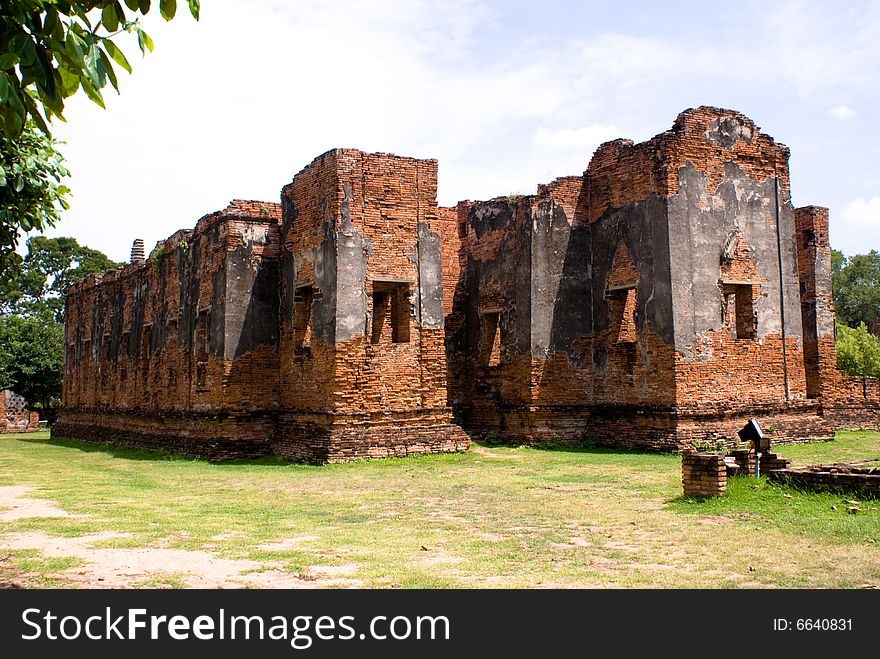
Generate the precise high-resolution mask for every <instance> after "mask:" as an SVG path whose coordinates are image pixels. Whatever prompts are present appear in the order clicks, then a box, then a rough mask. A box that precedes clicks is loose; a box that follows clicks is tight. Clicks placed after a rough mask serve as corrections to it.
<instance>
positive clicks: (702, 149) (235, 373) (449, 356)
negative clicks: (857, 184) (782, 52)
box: [58, 107, 880, 461]
mask: <svg viewBox="0 0 880 659" xmlns="http://www.w3.org/2000/svg"><path fill="white" fill-rule="evenodd" d="M788 155H789V154H788V149H787V147H785V146H784V145H781V144H777V143H776V142H774V141H773V139H772V138H770V137H769V136H766V135H764V134H762V133H761V131H760V130H759V128H758V127H757V126H755V124H754V123H753V122H752V121H751V120H749V119H747V118H746V117H744V116H743V115H741V114H739V113H736V112H733V111H730V110H721V109H718V108H708V107H702V108H697V109H692V110H687V111H685V112H683V113H681V114H680V115H679V116H678V118H677V119H676V121H675V123H674V125H673V126H672V128H671V129H670V130H669V131H666V132H665V133H662V134H661V135H658V136H656V137H654V138H652V139H651V140H648V141H647V142H644V143H642V144H633V143H632V142H630V141H628V140H615V141H613V142H609V143H607V144H604V145H602V146H601V147H600V148H599V149H598V150H597V151H596V153H595V154H594V156H593V158H592V160H591V161H590V164H589V166H588V168H587V170H586V172H585V173H584V175H583V176H568V177H563V178H559V179H556V180H554V181H553V182H551V183H549V184H546V185H539V186H538V189H537V193H536V194H535V195H529V196H522V197H521V196H511V197H507V198H496V199H492V200H489V201H482V202H472V201H464V202H461V203H459V204H458V205H457V206H456V207H455V208H454V209H453V208H438V206H437V202H436V191H437V162H436V161H434V160H418V159H413V158H403V157H398V156H393V155H390V154H381V153H379V154H368V153H364V152H361V151H357V150H353V149H335V150H333V151H329V152H327V153H325V154H323V155H321V156H319V157H318V158H316V159H315V160H314V161H313V162H312V163H311V164H310V165H309V166H308V167H306V168H305V169H304V170H303V171H301V172H299V173H298V174H297V175H296V176H295V177H294V178H293V181H292V182H291V183H290V184H289V185H287V186H285V187H284V189H283V190H282V192H281V205H280V206H278V205H275V204H268V203H261V202H243V201H236V202H233V203H232V204H231V205H230V206H229V208H227V209H226V210H224V211H220V212H218V213H214V214H212V215H209V216H206V217H205V218H202V220H200V221H199V223H198V224H197V225H196V228H195V229H194V230H193V231H180V232H178V233H176V234H175V235H174V236H171V237H170V238H168V239H167V240H165V241H163V242H162V243H161V245H160V247H159V248H158V249H157V250H156V251H154V253H153V256H152V257H151V258H150V259H148V260H147V261H146V262H145V263H142V264H132V265H128V266H126V267H124V268H122V269H120V270H117V271H113V272H110V273H108V274H106V275H105V276H104V277H103V278H102V277H97V276H93V277H91V278H89V279H87V280H86V281H84V282H82V283H80V284H78V285H77V286H75V287H73V288H72V289H71V291H70V294H69V303H68V304H69V308H68V316H67V321H68V322H67V329H66V343H67V357H66V365H65V369H66V370H65V387H64V412H63V414H62V418H61V421H60V424H59V426H58V433H59V434H65V433H67V434H72V435H77V436H86V437H89V438H93V439H99V440H106V441H113V442H117V443H131V442H134V443H135V444H138V443H139V442H140V443H142V444H145V445H150V446H160V445H166V444H167V445H175V446H177V447H178V448H183V449H185V450H187V451H188V452H192V453H199V454H205V455H210V456H214V457H229V456H231V455H233V454H234V453H235V452H239V453H241V454H259V453H260V452H265V451H268V450H270V449H271V450H274V451H276V452H278V453H281V454H283V455H288V456H291V457H297V458H302V459H307V460H312V461H324V460H342V459H350V458H354V457H378V456H390V455H406V454H410V453H421V452H435V451H449V450H461V449H462V448H464V447H466V446H467V444H468V440H467V438H466V437H465V435H464V434H463V433H462V432H461V430H460V429H459V428H458V427H457V426H456V425H455V424H453V423H452V413H451V411H450V407H451V408H453V409H454V412H455V416H456V418H457V419H458V420H459V421H460V422H461V423H462V424H464V425H465V426H466V427H467V429H468V430H469V431H470V432H472V433H488V434H498V435H501V436H502V437H505V438H510V439H515V440H518V441H543V440H549V439H567V440H576V439H592V440H594V441H596V442H598V443H602V444H610V445H617V446H639V447H649V448H659V449H673V448H680V447H681V446H682V445H684V444H686V443H689V442H691V441H693V440H695V439H706V438H721V439H724V440H725V441H730V442H731V443H732V442H733V441H734V439H735V435H736V431H737V430H738V429H739V428H740V427H741V426H742V425H743V423H745V420H746V419H747V418H748V417H750V416H757V417H758V418H759V419H760V420H761V423H762V425H764V426H765V427H766V428H770V429H772V430H771V432H772V434H773V439H774V441H782V442H785V441H801V440H805V439H827V438H830V437H831V435H832V430H833V427H834V426H835V425H837V426H840V425H854V424H857V423H858V424H859V425H870V424H876V425H877V427H880V413H878V410H880V392H878V385H877V382H876V381H874V380H870V381H869V380H864V379H859V380H855V379H852V378H846V377H845V376H843V375H842V374H840V373H839V372H838V371H837V370H836V367H835V366H834V336H833V309H832V305H831V296H830V251H829V248H828V242H827V212H825V211H824V210H823V209H817V208H813V207H809V208H807V209H798V210H797V211H795V210H794V209H793V208H792V206H791V203H790V192H789V179H788ZM799 284H800V286H799ZM829 328H830V329H829ZM126 433H128V434H126ZM175 437H178V438H179V441H177V440H175ZM209 437H212V438H214V439H211V440H210V441H209ZM175 442H176V444H175ZM212 442H213V443H212Z"/></svg>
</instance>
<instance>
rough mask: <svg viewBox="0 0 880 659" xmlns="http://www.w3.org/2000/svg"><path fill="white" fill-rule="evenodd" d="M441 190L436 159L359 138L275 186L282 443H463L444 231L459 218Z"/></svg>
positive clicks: (312, 453) (372, 447) (347, 448)
mask: <svg viewBox="0 0 880 659" xmlns="http://www.w3.org/2000/svg"><path fill="white" fill-rule="evenodd" d="M436 193H437V163H436V161H434V160H417V159H413V158H402V157H398V156H392V155H389V154H368V153H364V152H361V151H357V150H353V149H336V150H334V151H331V152H329V153H327V154H324V155H323V156H321V157H319V158H317V159H316V160H315V161H314V162H313V163H312V164H311V165H310V166H309V167H307V168H306V169H305V170H304V171H303V172H301V173H300V174H298V175H297V176H296V177H295V178H294V181H293V183H292V184H291V185H289V186H286V187H285V188H284V190H283V191H282V199H283V202H282V206H283V214H284V231H285V238H284V244H285V254H284V256H283V268H282V269H283V270H284V277H283V279H284V282H283V284H282V286H283V290H284V292H283V294H282V314H281V316H282V340H281V362H282V364H291V365H292V366H293V368H292V369H291V371H290V372H289V373H288V374H283V375H282V378H287V383H286V384H285V386H284V389H285V390H286V391H287V392H288V393H287V397H286V398H285V399H284V400H283V409H282V413H281V417H280V423H279V427H278V430H277V431H276V433H275V437H274V438H273V446H274V448H275V450H276V451H278V452H280V453H283V454H285V455H290V456H292V457H298V458H304V459H309V460H330V461H334V460H342V459H350V458H354V457H377V456H389V455H405V454H408V453H423V452H439V451H448V450H461V449H463V448H465V447H466V446H467V442H468V440H467V438H466V436H465V435H464V433H462V432H461V430H460V429H459V428H458V427H456V426H454V425H452V423H451V419H452V415H451V410H450V409H449V407H448V406H447V394H446V391H447V389H446V381H447V369H446V351H445V350H446V349H445V343H444V330H443V323H444V315H445V313H446V312H445V309H446V308H450V307H451V296H452V293H451V292H450V293H449V299H448V301H447V300H445V295H444V285H445V284H446V283H447V282H450V280H451V279H453V278H455V277H457V273H456V270H455V268H454V265H453V267H452V268H451V269H450V268H449V267H448V266H447V267H444V264H443V258H444V256H445V255H455V256H456V258H457V253H456V252H457V250H455V248H454V247H455V246H454V244H453V245H451V246H449V245H446V244H445V242H444V240H445V239H448V238H450V237H451V236H455V235H457V224H458V223H457V220H456V219H455V218H454V217H452V216H451V214H450V213H449V212H448V211H447V212H444V213H439V212H438V208H437V201H436ZM450 265H452V264H450ZM309 288H312V289H313V298H312V300H311V302H310V303H309V306H310V308H309V309H306V308H305V306H303V303H301V302H298V300H299V299H300V298H302V297H303V295H302V294H301V293H297V292H298V291H302V290H304V289H309ZM290 291H293V294H291V292H290ZM303 334H306V335H308V336H309V340H308V346H305V345H303Z"/></svg>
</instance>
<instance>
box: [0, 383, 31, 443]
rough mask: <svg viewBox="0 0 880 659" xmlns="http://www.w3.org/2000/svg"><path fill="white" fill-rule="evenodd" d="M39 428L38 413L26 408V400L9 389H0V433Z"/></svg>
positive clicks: (28, 430)
mask: <svg viewBox="0 0 880 659" xmlns="http://www.w3.org/2000/svg"><path fill="white" fill-rule="evenodd" d="M39 429H40V415H39V414H37V413H36V412H32V411H30V410H29V409H27V401H26V400H25V399H24V398H23V397H22V396H19V395H18V394H16V393H15V392H14V391H10V390H9V389H3V390H2V391H0V433H10V432H33V431H35V430H39Z"/></svg>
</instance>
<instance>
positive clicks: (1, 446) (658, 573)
mask: <svg viewBox="0 0 880 659" xmlns="http://www.w3.org/2000/svg"><path fill="white" fill-rule="evenodd" d="M778 452H780V453H782V454H783V455H785V456H786V457H790V458H792V459H793V460H794V461H795V463H796V464H810V463H815V462H835V461H845V460H852V459H865V458H873V457H877V456H880V433H867V432H861V433H839V435H838V439H837V440H836V441H834V442H828V443H820V444H811V445H796V446H783V447H780V448H779V451H778ZM680 465H681V459H680V457H679V456H676V455H671V454H647V453H635V452H615V451H610V450H605V449H592V448H589V447H586V446H583V447H580V448H578V449H577V450H570V451H567V450H536V449H530V448H524V447H516V448H512V447H505V446H495V445H492V446H475V447H474V449H473V450H472V451H470V452H469V453H466V454H457V455H442V456H425V457H411V458H405V459H390V460H375V461H363V462H353V463H346V464H334V465H325V466H320V467H316V466H306V465H295V464H289V463H285V462H283V461H281V460H277V459H266V460H260V461H255V462H241V463H222V464H212V463H208V462H204V461H199V460H190V459H187V458H181V457H179V456H172V455H163V454H154V453H147V452H142V451H133V450H125V449H110V448H107V447H101V446H96V445H92V444H88V443H84V442H77V441H58V440H49V439H48V437H47V434H46V433H34V434H31V435H21V436H14V437H4V438H3V439H2V440H0V486H7V485H25V486H30V487H33V488H35V491H33V492H31V493H30V494H29V495H28V496H30V497H36V498H42V499H48V500H51V501H53V502H55V504H56V505H57V506H58V507H60V508H61V509H63V510H64V511H67V512H68V513H71V514H72V516H71V517H31V518H25V519H19V520H14V521H9V522H4V523H3V526H2V527H0V555H9V556H13V554H14V556H13V558H10V559H8V560H2V561H0V580H2V579H6V580H12V579H14V580H18V581H20V582H22V583H25V584H26V585H34V586H43V585H49V584H50V582H51V583H52V584H56V583H59V584H63V585H74V584H75V583H76V582H75V580H69V581H65V578H66V577H65V571H70V570H71V568H74V569H73V571H74V572H75V571H76V570H75V567H76V566H75V564H73V563H72V564H71V565H68V566H65V565H63V564H58V563H57V561H58V560H59V559H55V558H46V557H43V558H40V555H39V554H27V555H22V554H20V550H6V549H4V547H6V546H8V543H6V544H4V538H11V537H15V536H17V535H18V534H22V533H25V532H30V533H34V534H48V535H49V536H51V537H65V538H70V539H73V538H77V537H79V536H84V535H91V534H98V533H104V534H111V533H112V534H115V535H112V536H109V535H108V536H107V537H105V538H104V539H95V540H94V541H93V542H92V544H91V545H90V546H94V547H98V548H119V549H123V550H124V549H136V548H143V547H156V548H164V549H172V550H174V549H181V550H201V551H207V552H210V553H212V554H214V555H216V556H218V557H223V558H231V559H247V560H250V561H255V562H257V563H258V564H259V565H260V566H261V567H259V568H256V569H255V570H254V571H256V572H259V570H261V569H264V568H265V569H267V570H268V569H276V570H281V571H284V572H287V573H290V574H291V575H298V574H309V573H311V572H310V570H312V569H313V568H314V566H323V568H322V569H332V568H337V569H341V570H342V571H343V573H344V574H345V576H346V578H349V579H353V580H357V581H356V583H358V584H360V585H363V586H366V587H414V588H426V587H452V588H464V587H648V588H653V587H673V588H677V587H718V588H727V587H791V586H797V587H860V586H863V585H866V584H873V585H880V547H878V545H880V531H878V530H880V514H878V511H877V508H878V507H880V503H878V502H874V503H871V502H865V503H863V504H862V505H861V506H860V507H861V510H860V512H858V513H857V514H855V515H853V514H848V513H847V511H846V508H847V505H846V504H843V503H842V502H843V500H844V499H845V498H849V497H842V496H838V495H831V494H815V493H805V492H799V491H796V490H793V489H791V488H787V487H783V486H779V485H776V484H773V483H769V482H767V481H766V480H764V479H762V480H760V481H757V482H756V481H755V480H754V479H751V478H748V477H739V478H735V479H733V480H732V481H731V483H730V485H729V488H728V496H726V497H724V498H720V499H714V500H708V501H694V500H690V499H687V498H684V497H682V496H681V470H680ZM833 506H836V507H837V510H834V509H833V508H832V507H833ZM871 508H873V510H872V509H871ZM292 538H294V539H296V540H295V541H290V539H292ZM285 540H287V541H288V542H286V543H284V542H283V541H285ZM267 543H281V544H277V545H276V546H269V547H267V546H265V545H267ZM16 552H18V553H16ZM83 560H84V561H88V553H85V554H84V555H83ZM166 569H167V570H168V571H167V572H157V573H156V574H152V575H147V576H146V577H144V578H142V579H140V580H138V581H136V582H133V583H132V584H131V585H134V586H139V587H183V586H185V585H187V581H186V580H187V575H186V572H187V570H186V565H169V566H168V567H167V568H166ZM343 585H344V584H343Z"/></svg>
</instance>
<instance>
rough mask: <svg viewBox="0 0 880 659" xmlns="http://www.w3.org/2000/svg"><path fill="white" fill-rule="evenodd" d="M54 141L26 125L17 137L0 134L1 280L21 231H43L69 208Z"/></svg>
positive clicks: (62, 161)
mask: <svg viewBox="0 0 880 659" xmlns="http://www.w3.org/2000/svg"><path fill="white" fill-rule="evenodd" d="M55 145H56V142H55V141H54V140H53V139H51V138H50V137H48V136H47V135H45V134H44V133H42V132H41V131H40V130H38V129H37V128H36V126H35V125H34V124H33V122H29V124H28V126H27V128H25V130H24V131H23V132H22V133H21V134H20V135H19V136H18V137H16V138H11V137H7V136H6V135H4V134H3V133H2V132H0V277H2V276H3V275H4V274H5V271H6V270H7V267H8V266H9V264H10V260H11V259H15V258H16V254H15V249H16V247H17V246H18V236H19V232H20V231H32V230H36V231H43V230H44V229H46V228H47V227H50V226H53V225H54V224H55V223H56V222H58V220H59V219H61V218H60V212H61V210H67V208H69V205H68V202H67V195H68V193H69V192H70V190H69V189H68V188H67V186H66V185H62V183H61V181H62V179H63V178H64V177H66V176H69V173H68V171H67V169H66V168H65V167H64V158H63V157H62V155H61V154H60V153H58V151H57V150H56V148H55Z"/></svg>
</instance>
